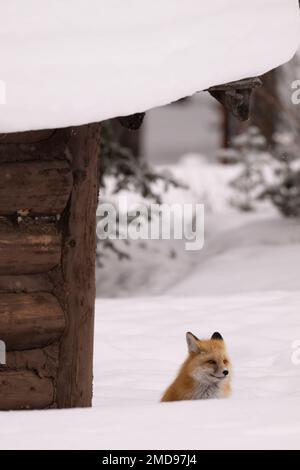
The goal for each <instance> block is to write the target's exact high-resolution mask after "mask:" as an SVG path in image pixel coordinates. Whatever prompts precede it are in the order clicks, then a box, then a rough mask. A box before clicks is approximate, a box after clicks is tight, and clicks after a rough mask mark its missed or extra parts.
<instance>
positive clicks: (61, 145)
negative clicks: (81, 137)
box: [0, 128, 72, 163]
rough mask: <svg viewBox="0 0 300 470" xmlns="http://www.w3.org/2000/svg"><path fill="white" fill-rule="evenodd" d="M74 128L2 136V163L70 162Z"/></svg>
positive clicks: (0, 145)
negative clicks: (70, 143)
mask: <svg viewBox="0 0 300 470" xmlns="http://www.w3.org/2000/svg"><path fill="white" fill-rule="evenodd" d="M71 135H72V128H65V129H54V130H51V131H33V132H18V133H14V134H0V163H13V162H25V161H33V160H39V161H52V160H67V161H68V160H69V156H68V142H69V139H70V137H71Z"/></svg>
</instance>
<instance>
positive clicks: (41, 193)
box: [0, 124, 100, 410]
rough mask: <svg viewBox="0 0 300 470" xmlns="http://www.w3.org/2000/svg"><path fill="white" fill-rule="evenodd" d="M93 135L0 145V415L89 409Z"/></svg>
mask: <svg viewBox="0 0 300 470" xmlns="http://www.w3.org/2000/svg"><path fill="white" fill-rule="evenodd" d="M99 135H100V126H99V124H94V125H87V126H81V127H78V128H69V129H60V130H46V131H36V132H25V133H24V132H23V133H17V134H7V135H0V340H1V341H4V342H5V345H6V351H7V353H6V363H5V364H2V365H0V410H9V409H43V408H53V407H71V406H90V405H91V398H92V354H93V320H94V318H93V315H94V299H95V290H94V257H95V242H96V240H95V218H96V217H95V216H96V206H97V196H98V162H99V158H98V157H99Z"/></svg>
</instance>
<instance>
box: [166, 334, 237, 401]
mask: <svg viewBox="0 0 300 470" xmlns="http://www.w3.org/2000/svg"><path fill="white" fill-rule="evenodd" d="M186 340H187V344H188V350H189V355H188V358H187V359H186V361H185V362H184V364H183V365H182V367H181V369H180V371H179V373H178V375H177V377H176V379H175V380H174V382H173V383H172V384H171V385H170V387H169V388H168V389H167V390H166V392H165V393H164V395H163V397H162V399H161V401H163V402H165V401H179V400H207V399H209V398H227V397H228V396H229V395H230V393H231V384H230V380H231V363H230V359H229V357H228V355H227V351H226V346H225V342H224V340H223V338H222V336H221V335H220V333H214V334H213V335H212V337H211V339H209V340H200V339H198V338H197V337H196V336H194V335H193V334H192V333H187V334H186Z"/></svg>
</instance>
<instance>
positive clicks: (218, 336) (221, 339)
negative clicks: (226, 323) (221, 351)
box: [211, 331, 223, 341]
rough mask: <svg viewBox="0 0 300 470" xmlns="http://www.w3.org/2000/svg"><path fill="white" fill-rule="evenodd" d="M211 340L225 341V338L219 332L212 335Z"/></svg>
mask: <svg viewBox="0 0 300 470" xmlns="http://www.w3.org/2000/svg"><path fill="white" fill-rule="evenodd" d="M211 339H218V340H219V341H223V336H222V335H221V334H220V333H218V332H217V331H216V332H215V333H214V334H213V335H212V337H211Z"/></svg>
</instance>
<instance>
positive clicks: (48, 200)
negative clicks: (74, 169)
mask: <svg viewBox="0 0 300 470" xmlns="http://www.w3.org/2000/svg"><path fill="white" fill-rule="evenodd" d="M71 190H72V173H71V171H70V167H69V164H68V163H67V162H63V161H60V160H55V161H52V162H26V163H5V164H2V165H0V215H10V214H15V213H21V214H26V215H44V216H46V215H55V214H61V213H62V212H63V210H64V208H65V207H66V205H67V202H68V199H69V196H70V193H71Z"/></svg>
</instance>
